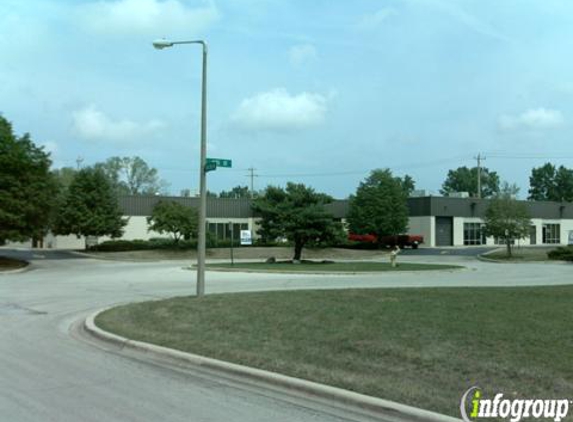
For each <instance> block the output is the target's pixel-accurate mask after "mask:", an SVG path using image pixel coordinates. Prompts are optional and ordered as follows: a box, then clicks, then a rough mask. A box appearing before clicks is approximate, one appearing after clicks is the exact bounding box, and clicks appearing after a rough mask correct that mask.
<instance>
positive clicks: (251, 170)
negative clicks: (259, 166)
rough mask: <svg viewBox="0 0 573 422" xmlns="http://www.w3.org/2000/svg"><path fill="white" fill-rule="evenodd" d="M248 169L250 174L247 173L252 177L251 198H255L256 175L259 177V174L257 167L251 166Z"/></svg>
mask: <svg viewBox="0 0 573 422" xmlns="http://www.w3.org/2000/svg"><path fill="white" fill-rule="evenodd" d="M247 170H248V171H249V174H248V175H247V177H250V178H251V198H254V197H255V177H259V175H258V174H255V170H256V168H253V167H250V168H248V169H247Z"/></svg>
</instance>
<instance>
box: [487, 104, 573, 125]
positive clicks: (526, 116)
mask: <svg viewBox="0 0 573 422" xmlns="http://www.w3.org/2000/svg"><path fill="white" fill-rule="evenodd" d="M564 122H565V119H564V118H563V114H562V113H561V112H560V111H559V110H551V109H547V108H543V107H540V108H535V109H530V110H527V111H525V112H523V113H521V114H520V115H518V116H510V115H502V116H500V118H499V121H498V124H499V127H500V128H501V129H504V130H513V129H551V128H555V127H558V126H561V125H562V124H563V123H564Z"/></svg>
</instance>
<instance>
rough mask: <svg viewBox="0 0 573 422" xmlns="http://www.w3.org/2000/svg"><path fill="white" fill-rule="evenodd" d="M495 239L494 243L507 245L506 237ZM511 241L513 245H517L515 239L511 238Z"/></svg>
mask: <svg viewBox="0 0 573 422" xmlns="http://www.w3.org/2000/svg"><path fill="white" fill-rule="evenodd" d="M493 240H494V243H495V244H496V245H507V242H506V241H505V238H503V237H495V238H494V239H493ZM509 243H510V244H511V245H515V239H511V241H510V242H509Z"/></svg>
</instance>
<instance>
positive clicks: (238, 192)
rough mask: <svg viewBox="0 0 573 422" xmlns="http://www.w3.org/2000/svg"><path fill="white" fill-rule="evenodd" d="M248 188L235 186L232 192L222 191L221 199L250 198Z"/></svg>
mask: <svg viewBox="0 0 573 422" xmlns="http://www.w3.org/2000/svg"><path fill="white" fill-rule="evenodd" d="M250 197H251V193H250V191H249V187H248V186H235V187H234V188H233V189H231V190H230V191H221V193H220V194H219V198H250Z"/></svg>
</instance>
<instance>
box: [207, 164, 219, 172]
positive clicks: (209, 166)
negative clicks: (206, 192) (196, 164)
mask: <svg viewBox="0 0 573 422" xmlns="http://www.w3.org/2000/svg"><path fill="white" fill-rule="evenodd" d="M216 169H217V164H215V163H209V162H207V163H206V164H205V173H207V172H208V171H213V170H216Z"/></svg>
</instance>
